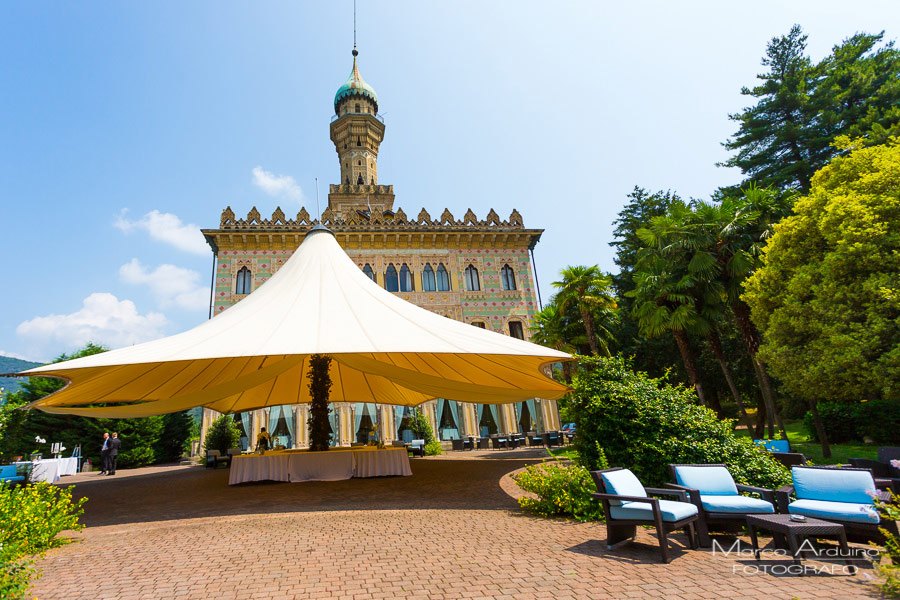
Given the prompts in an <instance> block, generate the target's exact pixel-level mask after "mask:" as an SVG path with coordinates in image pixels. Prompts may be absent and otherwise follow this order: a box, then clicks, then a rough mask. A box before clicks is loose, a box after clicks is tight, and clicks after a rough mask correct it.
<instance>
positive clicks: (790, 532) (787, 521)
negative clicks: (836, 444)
mask: <svg viewBox="0 0 900 600" xmlns="http://www.w3.org/2000/svg"><path fill="white" fill-rule="evenodd" d="M747 529H748V530H749V532H750V542H751V544H752V545H753V555H754V557H755V558H756V560H759V541H758V540H757V537H756V530H757V529H762V530H765V531H769V532H771V533H773V534H775V535H776V536H780V537H781V538H782V539H783V540H786V542H787V544H786V545H787V547H788V549H790V551H791V556H792V557H793V559H794V564H796V565H800V564H801V557H800V539H801V538H810V537H817V538H818V537H830V538H837V540H838V542H839V543H840V547H841V554H842V556H843V557H844V564H847V565H849V564H851V561H850V548H849V547H848V546H847V534H846V532H845V531H844V526H843V525H841V524H840V523H829V522H828V521H822V520H821V519H814V518H812V517H806V521H804V522H799V521H791V515H784V514H774V515H772V514H765V515H747Z"/></svg>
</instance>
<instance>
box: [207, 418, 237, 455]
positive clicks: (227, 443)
mask: <svg viewBox="0 0 900 600" xmlns="http://www.w3.org/2000/svg"><path fill="white" fill-rule="evenodd" d="M240 445H241V430H240V429H238V426H237V424H236V423H235V422H234V419H233V418H232V417H230V416H229V415H222V416H220V417H219V418H218V419H216V420H215V421H213V422H212V424H210V426H209V429H207V430H206V438H205V439H204V440H203V448H204V449H205V450H207V451H209V450H218V451H219V452H221V453H222V454H223V455H224V454H225V453H226V452H228V449H229V448H239V447H240Z"/></svg>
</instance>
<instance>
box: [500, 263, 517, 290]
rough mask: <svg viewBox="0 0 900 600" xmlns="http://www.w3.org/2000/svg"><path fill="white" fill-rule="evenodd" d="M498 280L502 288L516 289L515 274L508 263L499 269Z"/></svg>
mask: <svg viewBox="0 0 900 600" xmlns="http://www.w3.org/2000/svg"><path fill="white" fill-rule="evenodd" d="M500 280H501V282H502V283H503V289H504V290H514V289H516V274H515V273H514V272H513V270H512V268H511V267H510V266H509V265H503V268H502V269H500Z"/></svg>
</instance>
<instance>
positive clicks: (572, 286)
mask: <svg viewBox="0 0 900 600" xmlns="http://www.w3.org/2000/svg"><path fill="white" fill-rule="evenodd" d="M560 276H561V277H562V281H554V282H553V286H554V287H556V288H557V289H559V292H557V294H556V296H554V298H553V302H554V303H556V305H557V306H558V308H559V310H560V311H562V312H563V313H568V312H569V311H571V310H572V309H576V310H577V311H578V313H579V314H580V315H581V321H582V323H584V329H585V333H586V334H587V341H588V345H589V346H590V348H591V352H592V353H593V354H595V355H599V354H600V353H601V350H602V352H603V354H604V356H609V344H608V341H609V340H610V339H612V335H613V334H612V332H611V331H610V330H609V328H608V327H607V326H606V323H609V322H611V321H612V320H613V319H615V309H616V299H615V296H614V295H613V291H612V279H611V278H610V277H609V276H608V275H604V274H603V272H602V271H600V267H598V266H597V265H594V266H592V267H584V266H570V267H566V268H565V269H563V270H562V271H560ZM598 334H599V335H598Z"/></svg>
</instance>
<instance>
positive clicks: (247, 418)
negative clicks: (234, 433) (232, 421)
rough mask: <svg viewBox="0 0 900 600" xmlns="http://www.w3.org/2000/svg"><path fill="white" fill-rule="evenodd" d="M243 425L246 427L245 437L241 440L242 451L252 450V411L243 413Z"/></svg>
mask: <svg viewBox="0 0 900 600" xmlns="http://www.w3.org/2000/svg"><path fill="white" fill-rule="evenodd" d="M241 425H243V426H244V437H242V438H241V450H247V449H248V448H250V443H251V440H250V411H246V410H245V411H244V412H242V413H241Z"/></svg>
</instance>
